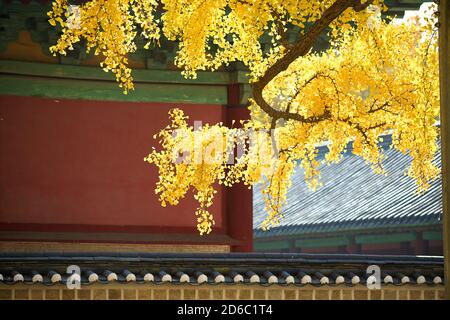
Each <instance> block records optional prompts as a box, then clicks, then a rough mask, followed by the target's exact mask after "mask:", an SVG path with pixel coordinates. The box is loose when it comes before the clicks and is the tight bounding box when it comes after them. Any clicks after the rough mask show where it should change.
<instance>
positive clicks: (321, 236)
mask: <svg viewBox="0 0 450 320" xmlns="http://www.w3.org/2000/svg"><path fill="white" fill-rule="evenodd" d="M381 138H382V140H383V142H381V143H380V147H381V148H383V149H384V151H383V152H384V156H385V157H386V158H385V160H384V161H383V163H384V167H385V171H386V175H380V174H375V173H373V172H372V169H371V168H370V166H368V165H367V164H366V163H365V162H364V160H363V159H361V158H360V157H358V156H355V155H354V154H352V152H351V151H352V148H351V144H350V145H349V146H348V147H347V152H346V153H345V154H343V155H342V161H341V162H340V163H338V164H335V165H331V166H327V165H325V164H323V165H322V166H321V168H320V170H321V182H322V183H323V185H322V186H321V187H319V188H318V189H317V190H316V191H311V190H309V189H308V187H307V186H306V183H305V181H304V172H303V171H302V169H301V168H300V167H298V168H297V170H296V171H295V174H294V176H293V178H292V186H291V188H290V190H289V192H288V196H287V198H288V203H287V205H286V206H285V207H284V208H283V211H282V212H283V215H284V218H283V219H282V221H281V223H280V225H278V226H276V227H274V228H272V229H270V230H268V231H263V230H261V229H260V224H261V222H262V221H263V219H264V217H265V215H266V213H265V211H264V201H263V199H262V197H261V194H260V192H259V190H258V188H255V190H254V196H253V198H254V206H253V210H254V222H253V223H254V237H255V238H254V247H255V250H256V251H263V252H304V253H341V254H342V253H358V254H361V253H362V254H395V255H396V254H404V255H409V254H413V255H442V254H443V248H442V246H443V243H442V221H441V215H442V181H441V179H440V176H439V178H438V179H436V180H435V181H433V182H432V183H431V187H430V189H429V190H428V191H426V192H425V193H423V194H417V192H416V190H417V187H416V183H415V181H413V180H412V179H411V178H409V177H408V176H407V175H406V173H407V170H408V167H409V165H410V163H411V158H410V157H409V156H408V155H404V154H402V153H401V152H400V151H397V150H394V149H392V148H390V146H391V136H390V135H386V136H383V137H381ZM327 152H328V148H327V146H326V145H324V146H321V147H319V148H318V160H322V159H323V158H324V157H325V154H326V153H327ZM434 162H435V164H436V165H437V166H438V167H439V168H440V167H441V154H440V152H437V153H436V156H435V159H434Z"/></svg>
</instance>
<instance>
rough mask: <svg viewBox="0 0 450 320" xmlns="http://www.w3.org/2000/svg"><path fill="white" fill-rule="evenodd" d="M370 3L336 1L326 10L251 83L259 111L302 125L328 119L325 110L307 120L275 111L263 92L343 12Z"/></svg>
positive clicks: (328, 114) (360, 8)
mask: <svg viewBox="0 0 450 320" xmlns="http://www.w3.org/2000/svg"><path fill="white" fill-rule="evenodd" d="M372 2H373V0H367V1H365V2H361V1H360V0H337V1H336V2H334V3H333V4H332V5H331V6H330V7H329V8H328V9H326V10H325V11H324V12H323V14H322V16H321V17H320V18H319V19H318V20H316V21H315V22H314V23H313V25H312V26H311V28H310V29H309V30H308V32H306V33H305V34H304V35H302V36H301V37H300V39H299V40H298V41H297V42H296V43H295V44H294V45H293V46H292V47H291V48H288V51H287V52H286V54H285V55H284V56H283V57H282V58H281V59H279V60H278V61H277V62H275V63H274V64H273V65H272V66H271V67H269V68H268V69H267V70H266V72H265V73H264V75H263V76H262V77H261V78H259V79H258V80H257V81H256V82H254V83H253V86H252V93H253V99H254V100H255V102H256V103H257V104H258V105H259V106H260V107H261V109H262V110H263V111H264V112H266V113H267V114H268V115H269V116H270V117H272V118H275V119H276V120H277V119H281V118H283V119H285V120H288V119H291V120H296V121H300V122H303V123H316V122H319V121H322V120H326V119H329V118H330V117H331V114H330V113H329V112H328V111H327V110H325V112H324V113H323V114H322V115H320V116H314V117H309V118H305V117H303V116H302V115H299V114H297V113H292V112H289V111H281V110H276V109H274V108H272V107H271V106H270V104H269V103H267V101H266V100H265V99H264V98H263V90H264V88H265V87H266V86H267V84H268V83H269V82H270V81H272V80H273V79H274V78H275V77H276V76H277V75H278V74H280V73H281V72H283V71H285V70H286V69H287V68H288V67H289V65H290V64H291V63H292V62H293V61H295V59H297V58H298V57H301V56H304V55H306V54H307V53H308V52H309V50H311V48H312V47H313V45H314V42H315V41H316V39H317V38H318V37H319V36H320V34H321V33H322V32H323V31H324V30H325V29H326V28H327V27H328V26H329V25H330V23H331V22H333V21H334V20H335V19H336V18H337V17H339V16H340V15H341V14H342V13H343V12H344V11H345V10H347V9H348V8H354V9H355V10H356V11H361V10H364V9H365V8H367V7H368V6H369V5H370V4H371V3H372Z"/></svg>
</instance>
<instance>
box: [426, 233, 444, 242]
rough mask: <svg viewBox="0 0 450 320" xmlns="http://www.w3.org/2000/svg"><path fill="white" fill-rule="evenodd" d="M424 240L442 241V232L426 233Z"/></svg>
mask: <svg viewBox="0 0 450 320" xmlns="http://www.w3.org/2000/svg"><path fill="white" fill-rule="evenodd" d="M422 239H424V240H438V241H442V231H424V232H423V233H422Z"/></svg>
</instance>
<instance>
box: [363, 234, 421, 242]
mask: <svg viewBox="0 0 450 320" xmlns="http://www.w3.org/2000/svg"><path fill="white" fill-rule="evenodd" d="M413 240H416V233H415V232H409V233H390V234H389V233H387V234H377V235H374V234H371V235H359V236H356V237H355V241H356V243H357V244H377V243H399V242H404V241H413Z"/></svg>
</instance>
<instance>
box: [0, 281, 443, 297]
mask: <svg viewBox="0 0 450 320" xmlns="http://www.w3.org/2000/svg"><path fill="white" fill-rule="evenodd" d="M443 298H444V286H443V285H435V286H430V285H401V286H394V285H387V286H383V287H382V288H381V289H380V290H376V289H373V290H369V289H367V288H366V287H365V286H363V285H357V286H352V287H349V286H346V285H336V286H333V287H330V286H320V287H315V286H311V285H307V286H303V287H297V286H280V285H271V286H261V285H258V284H252V285H242V284H234V285H214V286H211V285H200V286H192V285H189V284H183V285H181V284H180V285H174V284H169V285H152V284H142V285H139V284H108V285H102V284H93V285H89V286H84V288H81V289H79V290H69V289H67V288H66V286H64V285H61V284H57V285H53V286H51V287H49V286H45V285H41V284H35V285H31V286H30V285H23V284H16V285H4V284H0V300H14V299H15V300H23V299H25V300H74V299H75V300H136V299H137V300H167V299H170V300H180V299H181V300H183V299H184V300H193V299H199V300H208V299H217V300H267V299H269V300H281V299H283V300H284V299H286V300H380V299H381V300H440V299H443Z"/></svg>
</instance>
